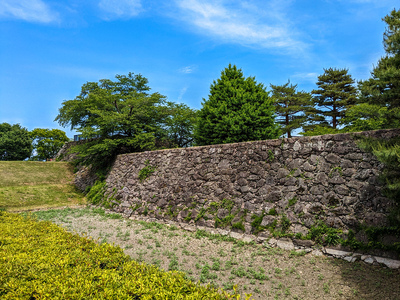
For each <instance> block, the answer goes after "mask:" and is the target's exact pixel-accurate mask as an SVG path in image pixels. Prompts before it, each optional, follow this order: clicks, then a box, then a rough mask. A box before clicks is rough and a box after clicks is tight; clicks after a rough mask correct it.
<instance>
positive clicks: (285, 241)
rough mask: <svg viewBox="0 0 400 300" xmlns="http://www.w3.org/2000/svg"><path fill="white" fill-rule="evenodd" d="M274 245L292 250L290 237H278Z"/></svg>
mask: <svg viewBox="0 0 400 300" xmlns="http://www.w3.org/2000/svg"><path fill="white" fill-rule="evenodd" d="M276 246H277V247H279V248H281V249H285V250H293V249H294V245H293V242H292V240H290V239H279V240H277V241H276Z"/></svg>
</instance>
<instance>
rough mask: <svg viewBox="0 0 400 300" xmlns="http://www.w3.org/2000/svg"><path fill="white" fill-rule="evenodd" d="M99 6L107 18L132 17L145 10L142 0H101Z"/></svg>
mask: <svg viewBox="0 0 400 300" xmlns="http://www.w3.org/2000/svg"><path fill="white" fill-rule="evenodd" d="M99 7H100V8H101V9H102V10H103V11H104V12H105V13H106V14H107V18H130V17H135V16H137V15H138V14H139V13H141V12H142V11H143V7H142V4H141V1H140V0H101V1H100V2H99Z"/></svg>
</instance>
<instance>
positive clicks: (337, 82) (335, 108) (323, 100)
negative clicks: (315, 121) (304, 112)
mask: <svg viewBox="0 0 400 300" xmlns="http://www.w3.org/2000/svg"><path fill="white" fill-rule="evenodd" d="M353 84H354V80H353V79H352V78H351V75H350V74H348V70H347V69H333V68H329V69H324V74H322V75H320V76H318V81H317V86H318V87H319V89H317V90H313V91H312V92H311V93H312V94H313V95H315V96H314V104H315V112H314V114H315V115H317V116H321V117H323V118H321V121H319V123H321V124H323V123H324V122H325V123H326V122H328V123H329V124H330V127H331V128H333V129H337V127H338V125H339V121H340V119H341V118H343V117H344V115H345V110H346V109H347V108H348V107H350V106H351V105H354V104H355V102H356V88H355V87H354V86H353ZM314 117H315V116H314Z"/></svg>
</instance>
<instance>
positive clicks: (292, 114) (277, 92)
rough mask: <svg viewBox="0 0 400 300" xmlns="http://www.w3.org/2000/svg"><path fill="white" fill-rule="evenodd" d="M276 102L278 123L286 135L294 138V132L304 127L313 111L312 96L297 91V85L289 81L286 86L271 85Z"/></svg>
mask: <svg viewBox="0 0 400 300" xmlns="http://www.w3.org/2000/svg"><path fill="white" fill-rule="evenodd" d="M270 86H271V88H272V95H271V97H272V99H273V100H274V105H275V112H276V115H277V118H276V120H277V123H278V124H280V125H281V127H282V131H283V133H284V134H287V137H288V138H290V137H292V131H293V130H295V129H297V128H300V127H302V126H303V124H304V122H305V121H306V117H307V114H308V113H309V111H310V109H311V105H312V102H311V95H310V94H309V93H307V92H303V91H296V89H297V84H296V85H293V84H291V83H290V81H288V82H287V83H285V84H284V85H272V84H271V85H270Z"/></svg>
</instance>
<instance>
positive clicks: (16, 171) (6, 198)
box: [0, 161, 85, 211]
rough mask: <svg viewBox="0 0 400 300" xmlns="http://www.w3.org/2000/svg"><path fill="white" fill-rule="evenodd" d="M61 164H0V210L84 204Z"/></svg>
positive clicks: (68, 169) (66, 169) (12, 162)
mask: <svg viewBox="0 0 400 300" xmlns="http://www.w3.org/2000/svg"><path fill="white" fill-rule="evenodd" d="M72 181H73V172H72V167H71V166H70V165H69V164H68V163H65V162H31V161H5V162H0V207H1V208H5V209H6V210H8V211H21V210H31V209H39V208H50V207H58V206H70V205H77V204H84V203H85V199H84V197H83V195H82V194H81V193H80V192H79V191H77V190H76V188H75V186H74V185H73V182H72Z"/></svg>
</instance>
